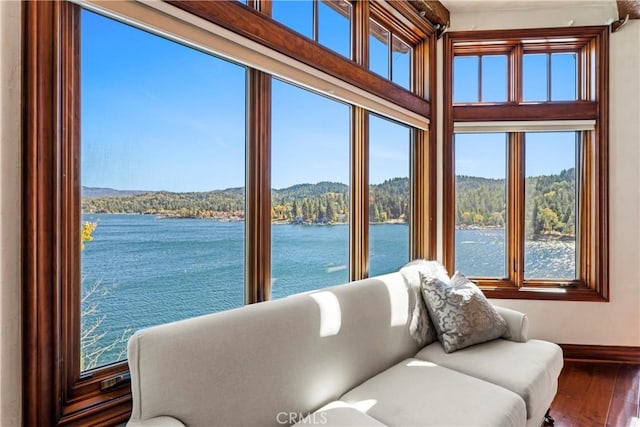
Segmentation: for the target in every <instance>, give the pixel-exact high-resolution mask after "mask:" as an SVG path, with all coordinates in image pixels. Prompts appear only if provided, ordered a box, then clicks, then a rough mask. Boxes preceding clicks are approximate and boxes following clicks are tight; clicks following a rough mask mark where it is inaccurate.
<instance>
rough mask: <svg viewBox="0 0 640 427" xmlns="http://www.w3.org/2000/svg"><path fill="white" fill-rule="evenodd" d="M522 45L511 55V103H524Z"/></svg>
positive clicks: (509, 83)
mask: <svg viewBox="0 0 640 427" xmlns="http://www.w3.org/2000/svg"><path fill="white" fill-rule="evenodd" d="M522 56H523V52H522V45H520V44H518V45H516V46H515V47H514V48H513V50H512V51H511V53H510V54H509V58H510V60H509V64H510V68H509V75H508V77H507V80H508V85H509V101H514V102H517V103H521V102H522V97H523V95H522Z"/></svg>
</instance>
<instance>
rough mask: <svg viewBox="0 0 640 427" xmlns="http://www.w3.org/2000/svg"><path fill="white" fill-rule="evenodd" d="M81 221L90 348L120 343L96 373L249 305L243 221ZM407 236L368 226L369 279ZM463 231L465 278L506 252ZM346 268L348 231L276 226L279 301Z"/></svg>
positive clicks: (484, 233)
mask: <svg viewBox="0 0 640 427" xmlns="http://www.w3.org/2000/svg"><path fill="white" fill-rule="evenodd" d="M84 220H85V221H92V222H97V223H98V226H97V228H96V230H95V232H94V233H93V237H94V240H93V241H92V242H88V243H87V244H86V248H85V249H84V251H83V252H82V273H83V279H82V280H83V281H82V284H83V289H84V290H85V291H86V290H88V289H90V288H95V289H96V292H94V293H93V294H92V295H90V296H89V297H88V298H87V299H86V301H85V302H84V309H85V311H87V309H88V308H93V309H95V310H93V311H92V312H90V313H89V314H87V315H84V316H83V323H84V325H85V327H91V326H93V325H96V324H99V325H98V327H97V328H96V334H99V335H100V340H99V342H98V343H97V344H96V345H95V346H94V348H93V350H95V349H97V348H100V347H104V346H107V345H109V344H111V343H114V342H116V343H117V344H115V345H114V346H113V348H111V349H109V351H105V352H104V353H103V354H101V355H100V356H99V357H98V358H97V362H98V366H101V365H105V364H108V363H113V362H115V361H118V360H122V359H124V358H125V357H126V355H125V354H124V351H126V350H125V349H126V338H127V337H128V335H130V333H131V332H132V331H134V330H137V329H140V328H145V327H149V326H153V325H157V324H161V323H166V322H171V321H175V320H180V319H184V318H187V317H193V316H198V315H202V314H207V313H211V312H215V311H221V310H226V309H230V308H234V307H239V306H241V305H243V303H244V267H243V265H244V223H242V222H217V221H212V220H206V219H158V218H155V217H154V216H150V215H87V216H85V217H84ZM408 232H409V229H408V226H407V225H404V224H374V225H372V226H371V232H370V240H371V246H370V275H371V276H375V275H379V274H383V273H388V272H392V271H397V270H398V268H399V267H401V266H402V265H403V264H405V263H406V262H407V260H408V240H409V235H408ZM457 233H462V234H458V238H457V239H456V240H457V245H458V247H457V251H458V255H459V256H460V260H459V261H458V269H460V270H461V271H462V272H465V268H468V269H469V271H474V270H473V269H474V268H476V269H477V266H478V265H483V266H484V267H482V268H490V267H486V265H485V264H486V262H487V259H491V257H492V256H494V257H495V254H493V255H492V254H488V255H487V248H491V247H494V248H497V249H496V250H495V251H494V252H496V253H499V250H502V251H504V247H503V246H504V231H503V230H458V231H457ZM500 240H501V241H502V249H500V243H499V241H500ZM496 242H498V243H496ZM527 244H528V245H532V247H533V246H535V245H538V246H539V250H538V251H537V252H535V251H534V252H532V251H531V250H530V251H529V253H530V254H531V255H530V256H528V259H536V260H537V263H538V264H539V265H540V266H542V267H544V268H546V269H547V270H548V268H549V266H553V265H555V266H556V267H557V269H558V271H560V272H563V274H565V275H566V274H567V273H566V271H567V268H570V266H571V263H572V259H573V258H572V257H574V255H573V254H574V252H575V250H574V249H572V247H571V245H567V244H565V243H563V242H547V243H544V244H540V242H527ZM538 258H539V259H538ZM463 259H464V262H463V261H462V260H463ZM551 261H553V263H552V262H551ZM347 266H348V227H347V225H331V226H305V225H290V224H277V225H273V226H272V297H273V298H282V297H284V296H286V295H290V294H293V293H298V292H304V291H309V290H313V289H318V288H323V287H326V286H331V285H335V284H340V283H344V282H346V281H347V274H348V270H347V269H348V267H347ZM567 266H569V267H567ZM493 268H494V270H495V269H496V268H498V269H499V267H495V264H494V267H493ZM502 270H504V268H503V269H502ZM487 271H488V272H491V270H487ZM545 271H546V270H545ZM494 274H496V275H499V274H500V273H497V272H496V273H494ZM554 274H555V273H554ZM571 274H573V273H571ZM96 284H98V285H96ZM123 331H125V332H124V336H123ZM88 350H92V349H91V348H88Z"/></svg>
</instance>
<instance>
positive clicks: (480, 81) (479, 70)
mask: <svg viewBox="0 0 640 427" xmlns="http://www.w3.org/2000/svg"><path fill="white" fill-rule="evenodd" d="M482 57H483V56H482V55H479V56H478V102H482Z"/></svg>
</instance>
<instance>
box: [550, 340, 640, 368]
mask: <svg viewBox="0 0 640 427" xmlns="http://www.w3.org/2000/svg"><path fill="white" fill-rule="evenodd" d="M559 345H560V347H562V351H563V353H564V358H565V359H569V360H588V361H600V362H624V363H638V364H640V347H623V346H613V345H579V344H559Z"/></svg>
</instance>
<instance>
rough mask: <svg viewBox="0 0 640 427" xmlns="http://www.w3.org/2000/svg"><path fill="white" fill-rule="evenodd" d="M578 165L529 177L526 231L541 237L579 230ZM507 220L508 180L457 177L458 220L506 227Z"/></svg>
mask: <svg viewBox="0 0 640 427" xmlns="http://www.w3.org/2000/svg"><path fill="white" fill-rule="evenodd" d="M575 188H576V187H575V169H573V168H572V169H568V170H563V171H562V172H561V173H560V174H558V175H542V176H537V177H531V178H527V179H526V181H525V208H526V209H525V233H526V236H527V238H531V239H539V238H542V237H552V236H556V237H559V236H573V235H574V234H575V210H576V200H575V195H576V190H575ZM505 220H506V207H505V181H504V180H503V179H486V178H478V177H470V176H458V177H456V224H457V225H458V226H463V227H469V226H478V227H488V226H489V227H503V226H504V224H505Z"/></svg>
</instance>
